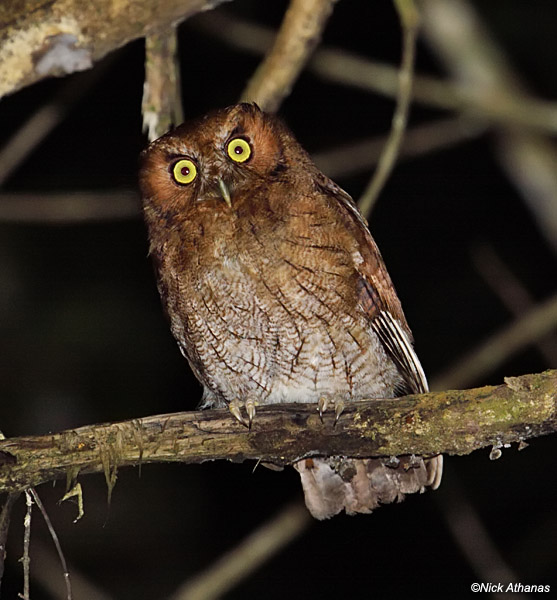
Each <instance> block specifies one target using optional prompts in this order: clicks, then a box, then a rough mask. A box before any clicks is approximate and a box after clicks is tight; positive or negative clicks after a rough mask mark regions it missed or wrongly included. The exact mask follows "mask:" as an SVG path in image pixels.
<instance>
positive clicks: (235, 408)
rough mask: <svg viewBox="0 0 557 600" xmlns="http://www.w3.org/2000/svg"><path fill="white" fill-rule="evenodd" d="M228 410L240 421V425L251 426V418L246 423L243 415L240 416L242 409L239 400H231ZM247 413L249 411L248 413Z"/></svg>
mask: <svg viewBox="0 0 557 600" xmlns="http://www.w3.org/2000/svg"><path fill="white" fill-rule="evenodd" d="M228 410H229V411H230V414H231V415H232V416H233V417H234V418H235V419H236V420H237V421H240V423H241V424H242V425H244V426H245V427H247V428H248V429H249V428H250V427H251V419H250V422H249V423H248V422H247V421H246V420H245V419H244V417H243V416H242V411H241V404H240V402H237V401H233V402H231V403H230V404H229V405H228ZM248 414H249V413H248Z"/></svg>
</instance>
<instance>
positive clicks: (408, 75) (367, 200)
mask: <svg viewBox="0 0 557 600" xmlns="http://www.w3.org/2000/svg"><path fill="white" fill-rule="evenodd" d="M395 6H396V8H397V11H398V16H399V19H400V24H401V27H402V40H403V42H402V62H401V65H400V73H399V89H398V93H397V100H396V107H395V113H394V116H393V121H392V124H391V132H390V134H389V137H388V139H387V143H386V144H385V148H384V149H383V152H382V153H381V157H380V158H379V162H378V164H377V169H376V171H375V173H374V174H373V177H372V178H371V181H370V182H369V185H368V186H367V188H366V189H365V190H364V193H363V194H362V196H361V198H360V200H359V202H358V205H359V207H360V210H361V211H362V214H363V215H364V216H365V217H369V215H370V214H371V210H372V208H373V205H374V204H375V202H376V201H377V198H378V196H379V194H380V193H381V190H382V189H383V187H384V185H385V183H386V181H387V179H388V177H389V175H390V174H391V172H392V170H393V168H394V166H395V162H396V158H397V155H398V151H399V148H400V145H401V143H402V136H403V134H404V130H405V129H406V124H407V122H408V113H409V111H410V101H411V100H412V77H413V74H414V62H415V59H416V39H417V36H418V26H419V21H420V15H419V14H418V11H417V9H416V6H415V4H414V1H413V0H395Z"/></svg>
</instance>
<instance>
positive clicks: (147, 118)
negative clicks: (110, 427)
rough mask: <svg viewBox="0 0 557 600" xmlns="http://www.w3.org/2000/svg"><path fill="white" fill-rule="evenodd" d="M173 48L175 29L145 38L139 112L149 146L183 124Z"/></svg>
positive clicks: (178, 69) (175, 41) (177, 63)
mask: <svg viewBox="0 0 557 600" xmlns="http://www.w3.org/2000/svg"><path fill="white" fill-rule="evenodd" d="M177 48H178V38H177V34H176V27H169V28H167V29H164V30H161V31H157V32H156V33H152V34H151V35H148V36H147V37H146V38H145V83H144V84H143V101H142V103H141V112H142V114H143V131H145V132H146V133H147V137H148V139H149V141H150V142H152V141H153V140H155V139H157V138H158V137H160V136H161V135H163V134H164V133H166V132H167V131H169V130H170V129H171V128H172V127H173V126H176V125H179V124H180V123H181V122H182V121H183V120H184V113H183V110H182V94H181V89H180V64H179V62H178V58H177V56H176V52H177Z"/></svg>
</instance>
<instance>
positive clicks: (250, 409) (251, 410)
mask: <svg viewBox="0 0 557 600" xmlns="http://www.w3.org/2000/svg"><path fill="white" fill-rule="evenodd" d="M245 406H246V412H247V413H248V428H249V429H251V424H252V423H253V419H254V417H255V402H254V401H253V400H251V399H250V400H246V404H245Z"/></svg>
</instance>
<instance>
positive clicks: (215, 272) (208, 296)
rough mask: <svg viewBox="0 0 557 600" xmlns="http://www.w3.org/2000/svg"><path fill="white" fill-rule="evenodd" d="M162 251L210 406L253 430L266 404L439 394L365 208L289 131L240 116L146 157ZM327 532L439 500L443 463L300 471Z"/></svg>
mask: <svg viewBox="0 0 557 600" xmlns="http://www.w3.org/2000/svg"><path fill="white" fill-rule="evenodd" d="M140 187H141V194H142V202H143V212H144V217H145V222H146V224H147V229H148V234H149V241H150V254H151V256H152V258H153V261H154V264H155V268H156V272H157V279H158V289H159V292H160V296H161V298H162V302H163V305H164V307H165V310H166V313H167V315H168V318H169V321H170V328H171V330H172V333H173V335H174V337H175V338H176V340H177V342H178V346H179V348H180V350H181V352H182V354H183V355H184V356H185V357H186V359H187V360H188V362H189V364H190V366H191V368H192V370H193V372H194V373H195V375H196V377H197V379H198V380H199V381H200V382H201V384H202V386H203V398H202V407H204V408H210V407H228V408H229V409H230V411H231V412H232V414H234V415H235V416H236V418H237V419H238V420H240V421H241V422H243V423H245V424H248V425H251V423H252V421H253V419H254V417H255V412H256V407H257V406H258V405H265V404H275V403H287V402H314V403H317V404H318V406H319V410H320V411H321V412H322V411H323V410H325V409H326V407H327V405H332V404H333V403H334V402H336V414H337V417H338V415H339V414H340V412H341V411H342V407H343V406H344V403H345V402H351V401H356V400H361V399H365V398H393V397H397V396H400V395H404V394H406V393H412V392H425V391H427V382H426V378H425V375H424V372H423V370H422V367H421V365H420V362H419V360H418V358H417V356H416V354H415V352H414V349H413V346H412V335H411V332H410V329H409V327H408V324H407V323H406V319H405V317H404V313H403V312H402V308H401V305H400V301H399V299H398V297H397V295H396V292H395V290H394V287H393V284H392V282H391V279H390V277H389V275H388V273H387V270H386V268H385V265H384V263H383V259H382V258H381V254H380V253H379V250H378V248H377V246H376V244H375V242H374V240H373V238H372V237H371V234H370V232H369V230H368V227H367V223H366V221H365V219H364V218H363V217H362V215H361V214H360V212H359V210H358V208H357V207H356V205H355V203H354V202H353V200H352V198H351V197H350V196H349V195H348V194H347V193H346V192H345V191H343V190H342V189H341V188H340V187H339V186H338V185H336V184H335V183H334V182H333V181H331V180H330V179H329V178H328V177H326V176H325V175H324V174H323V173H321V172H320V171H319V169H318V168H317V167H316V166H315V165H314V164H313V162H312V160H311V158H310V157H309V155H308V154H307V153H306V152H305V151H304V150H303V148H302V147H301V146H300V144H299V143H298V142H297V141H296V140H295V138H294V136H293V135H292V133H291V132H290V131H289V130H288V129H287V127H286V126H285V125H284V124H283V123H282V122H281V121H280V120H279V119H278V118H277V117H275V116H273V115H270V114H266V113H264V112H262V111H261V110H260V109H259V107H258V106H257V105H255V104H247V103H243V104H237V105H234V106H230V107H228V108H225V109H222V110H217V111H215V112H212V113H209V114H207V115H206V116H204V117H202V118H200V119H197V120H193V121H190V122H187V123H184V124H183V125H181V126H179V127H177V128H176V129H175V130H173V131H171V132H169V133H167V134H166V135H164V136H162V137H161V138H159V139H158V140H156V141H154V142H153V143H152V144H150V145H149V147H148V148H147V149H146V150H145V151H144V152H143V153H142V156H141V168H140ZM294 466H295V468H296V469H297V471H298V472H299V473H300V476H301V480H302V487H303V490H304V494H305V500H306V505H307V507H308V509H309V510H310V512H311V513H312V515H313V516H314V517H316V518H317V519H326V518H329V517H332V516H333V515H336V514H337V513H339V512H341V511H343V510H345V511H346V512H347V513H349V514H354V513H367V512H371V511H372V510H373V509H374V508H376V507H377V506H378V505H379V504H381V503H387V502H393V501H395V500H401V499H402V498H403V496H404V494H406V493H411V492H416V491H423V490H424V489H425V488H426V487H428V486H430V487H432V488H436V487H437V486H438V485H439V483H440V479H441V471H442V457H440V456H439V457H434V458H430V459H426V460H422V459H421V458H416V457H410V458H403V459H392V460H383V459H352V458H350V457H342V456H334V457H323V458H312V459H305V460H301V461H299V462H298V463H296V464H295V465H294Z"/></svg>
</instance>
